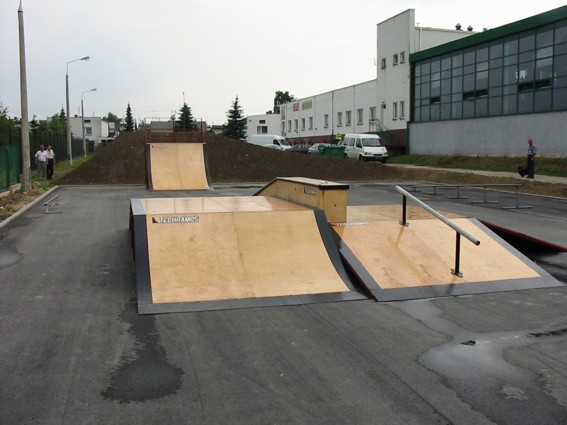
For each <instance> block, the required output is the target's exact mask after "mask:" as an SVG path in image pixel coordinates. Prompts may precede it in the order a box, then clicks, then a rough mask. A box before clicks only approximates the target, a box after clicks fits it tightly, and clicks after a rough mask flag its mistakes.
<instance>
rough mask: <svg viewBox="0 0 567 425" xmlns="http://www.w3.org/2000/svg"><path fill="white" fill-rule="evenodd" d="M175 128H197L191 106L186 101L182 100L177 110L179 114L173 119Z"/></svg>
mask: <svg viewBox="0 0 567 425" xmlns="http://www.w3.org/2000/svg"><path fill="white" fill-rule="evenodd" d="M175 128H176V129H178V130H191V129H194V128H197V123H196V122H195V119H194V118H193V114H192V113H191V108H190V107H189V106H187V103H185V102H183V106H182V107H181V109H180V110H179V116H178V118H177V121H175Z"/></svg>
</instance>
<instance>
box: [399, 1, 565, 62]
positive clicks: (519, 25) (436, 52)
mask: <svg viewBox="0 0 567 425" xmlns="http://www.w3.org/2000/svg"><path fill="white" fill-rule="evenodd" d="M561 19H567V6H561V7H558V8H557V9H553V10H550V11H548V12H544V13H541V14H539V15H535V16H532V17H529V18H526V19H522V20H520V21H516V22H512V23H510V24H506V25H502V26H501V27H497V28H494V29H491V30H488V31H483V32H479V33H477V34H474V35H471V36H470V37H465V38H461V39H459V40H455V41H451V42H449V43H445V44H441V45H439V46H436V47H432V48H430V49H426V50H422V51H420V52H416V53H413V54H411V55H410V62H417V61H420V60H424V59H429V58H432V57H435V56H440V55H443V54H445V53H450V52H453V51H455V50H460V49H464V48H467V47H471V46H476V45H477V44H481V43H485V42H488V41H491V40H495V39H498V38H503V37H507V36H509V35H513V34H517V33H519V32H521V31H526V30H529V29H533V28H537V27H541V26H543V25H548V24H551V23H554V22H557V21H559V20H561Z"/></svg>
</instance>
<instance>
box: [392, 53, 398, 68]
mask: <svg viewBox="0 0 567 425" xmlns="http://www.w3.org/2000/svg"><path fill="white" fill-rule="evenodd" d="M397 64H398V54H397V53H395V54H394V57H393V58H392V66H396V65H397Z"/></svg>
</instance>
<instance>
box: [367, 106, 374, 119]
mask: <svg viewBox="0 0 567 425" xmlns="http://www.w3.org/2000/svg"><path fill="white" fill-rule="evenodd" d="M368 115H370V121H376V106H371V107H370V108H368Z"/></svg>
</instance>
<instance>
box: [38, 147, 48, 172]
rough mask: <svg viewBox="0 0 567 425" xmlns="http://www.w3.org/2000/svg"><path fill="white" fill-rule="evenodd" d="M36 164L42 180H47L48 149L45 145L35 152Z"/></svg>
mask: <svg viewBox="0 0 567 425" xmlns="http://www.w3.org/2000/svg"><path fill="white" fill-rule="evenodd" d="M35 164H36V167H37V176H38V178H39V179H40V180H45V172H46V167H47V151H46V150H45V148H44V147H43V145H40V146H39V150H38V151H37V152H36V153H35Z"/></svg>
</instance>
